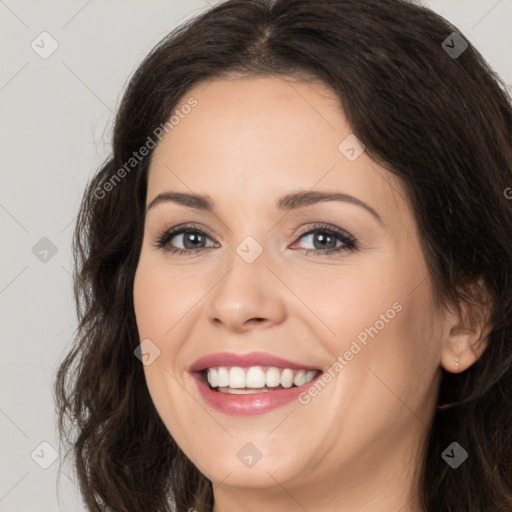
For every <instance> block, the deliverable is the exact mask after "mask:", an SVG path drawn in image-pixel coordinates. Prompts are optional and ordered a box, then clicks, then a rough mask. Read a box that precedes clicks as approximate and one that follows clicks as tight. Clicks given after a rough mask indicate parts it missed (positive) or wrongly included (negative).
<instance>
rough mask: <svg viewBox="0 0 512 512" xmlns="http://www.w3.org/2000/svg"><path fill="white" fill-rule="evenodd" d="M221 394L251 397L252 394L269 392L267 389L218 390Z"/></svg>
mask: <svg viewBox="0 0 512 512" xmlns="http://www.w3.org/2000/svg"><path fill="white" fill-rule="evenodd" d="M219 391H220V392H221V393H228V394H230V395H251V394H252V393H268V392H269V391H270V390H269V389H267V388H260V389H232V388H223V389H219Z"/></svg>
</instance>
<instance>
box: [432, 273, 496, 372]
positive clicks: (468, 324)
mask: <svg viewBox="0 0 512 512" xmlns="http://www.w3.org/2000/svg"><path fill="white" fill-rule="evenodd" d="M474 292H476V293H474V296H475V297H477V300H475V302H474V303H473V302H471V303H470V302H459V305H460V309H461V314H459V312H458V311H457V310H456V308H454V309H455V310H450V311H446V313H445V314H446V317H445V331H444V332H445V333H444V336H443V347H442V353H441V366H442V367H443V368H444V369H445V370H446V371H448V372H452V373H460V372H463V371H464V370H467V369H468V368H469V367H470V366H471V365H472V364H473V363H474V362H475V361H476V360H477V359H478V358H479V357H480V356H481V355H482V354H483V352H484V350H485V349H486V347H487V344H488V337H489V334H490V332H491V331H492V326H490V325H489V317H490V315H491V312H492V309H491V301H490V300H489V295H488V294H487V293H486V292H485V290H484V287H483V282H482V280H479V281H478V282H477V283H475V287H474Z"/></svg>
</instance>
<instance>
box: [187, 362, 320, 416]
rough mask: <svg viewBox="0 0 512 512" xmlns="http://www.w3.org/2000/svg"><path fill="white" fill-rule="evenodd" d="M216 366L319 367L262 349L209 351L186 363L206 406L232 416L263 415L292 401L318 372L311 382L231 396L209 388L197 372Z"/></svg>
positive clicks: (307, 368)
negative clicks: (209, 352)
mask: <svg viewBox="0 0 512 512" xmlns="http://www.w3.org/2000/svg"><path fill="white" fill-rule="evenodd" d="M217 366H229V367H231V366H239V367H242V368H246V367H249V366H275V367H276V368H290V369H295V370H300V369H303V370H319V368H314V367H313V366H309V365H304V364H299V363H294V362H293V361H288V360H286V359H282V358H280V357H275V356H273V355H271V354H266V353H264V352H250V353H248V354H235V353H232V352H221V353H218V354H210V355H208V356H205V357H202V358H201V359H198V360H197V361H195V362H194V363H193V364H192V365H191V366H190V368H189V370H188V372H189V373H190V374H191V376H192V378H193V379H194V381H195V383H196V385H197V387H198V389H199V392H200V393H201V396H202V397H203V399H204V401H205V402H206V403H207V404H208V405H210V406H211V407H213V408H214V409H216V410H217V411H219V412H222V413H224V414H230V415H232V416H252V415H255V414H263V413H266V412H269V411H272V410H274V409H277V408H278V407H281V406H283V405H285V404H288V403H290V402H292V401H293V400H297V398H298V396H299V394H300V393H302V392H303V391H305V390H307V389H308V388H309V387H310V386H312V385H313V384H314V383H315V381H316V380H317V379H318V378H319V377H320V376H321V375H322V373H321V371H320V372H319V374H318V375H317V376H316V377H315V378H314V379H313V380H312V381H311V382H308V383H306V384H304V385H302V386H297V387H294V388H288V389H281V390H277V391H268V392H263V393H252V394H248V395H234V394H233V395H232V394H229V393H220V392H218V391H213V390H212V389H210V387H209V386H208V385H207V384H206V383H205V382H204V379H203V375H202V373H201V372H202V371H203V370H205V369H206V368H212V367H217Z"/></svg>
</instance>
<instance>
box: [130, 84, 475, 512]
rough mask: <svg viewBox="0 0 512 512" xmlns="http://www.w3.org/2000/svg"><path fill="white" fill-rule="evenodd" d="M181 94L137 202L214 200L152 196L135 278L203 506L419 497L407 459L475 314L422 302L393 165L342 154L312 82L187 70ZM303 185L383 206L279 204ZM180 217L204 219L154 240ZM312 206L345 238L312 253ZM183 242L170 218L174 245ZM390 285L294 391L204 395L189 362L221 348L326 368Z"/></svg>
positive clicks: (274, 506) (383, 504) (159, 391)
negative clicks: (190, 234)
mask: <svg viewBox="0 0 512 512" xmlns="http://www.w3.org/2000/svg"><path fill="white" fill-rule="evenodd" d="M190 97H194V98H195V99H196V100H197V102H198V104H197V106H196V107H195V108H194V109H193V110H192V111H191V112H190V113H189V114H188V115H187V116H184V118H183V119H181V120H180V122H179V123H178V124H177V125H176V126H174V128H173V129H172V130H171V131H169V133H168V134H166V135H165V136H164V137H163V138H162V139H161V141H160V142H159V144H158V146H157V148H156V149H155V152H154V154H153V156H152V161H151V166H150V171H149V181H148V191H147V205H149V204H150V203H151V201H152V200H153V199H154V198H155V197H156V196H157V195H158V194H160V193H162V192H164V191H168V190H173V191H178V192H188V193H191V192H194V193H199V194H205V195H208V196H210V197H211V198H212V199H213V201H214V202H215V205H216V208H215V210H214V211H213V212H207V211H199V210H195V209H193V208H190V207H187V206H184V205H179V204H177V203H174V202H161V203H159V204H158V205H156V206H154V207H153V208H151V209H150V210H149V211H148V212H147V216H146V223H145V228H144V240H143V245H142V250H141V254H140V260H139V263H138V267H137V272H136V276H135V284H134V305H135V312H136V318H137V325H138V329H139V335H140V339H141V340H144V339H146V338H149V339H151V341H152V342H153V343H154V344H155V345H156V346H158V348H159V350H160V356H159V357H157V358H156V359H155V360H154V362H153V363H152V364H150V365H148V366H145V367H144V371H145V376H146V382H147V385H148V389H149V392H150V394H151V397H152V400H153V401H154V404H155V406H156V408H157V410H158V413H159V415H160V417H161V418H162V420H163V422H164V423H165V425H166V427H167V429H168V430H169V432H170V434H171V435H172V437H173V438H174V439H175V440H176V442H177V443H178V444H179V446H180V447H181V449H182V450H183V451H184V453H185V454H186V455H187V456H188V457H189V458H190V459H191V460H192V461H193V462H194V464H195V465H196V466H197V467H198V468H199V470H200V471H201V472H202V473H203V474H204V475H206V477H207V478H209V479H210V480H211V481H212V483H213V487H214V500H215V508H214V510H215V512H220V511H222V512H227V511H238V510H242V509H243V510H245V511H249V512H251V511H261V510H266V511H267V512H273V511H276V512H277V511H280V512H282V511H303V510H310V511H312V510H315V511H316V512H327V511H337V512H340V511H341V512H345V511H350V512H359V511H373V512H376V511H382V512H384V511H398V510H400V511H401V512H407V511H409V512H417V511H420V510H422V509H421V508H420V505H419V503H418V498H417V493H416V492H415V491H414V486H413V484H414V481H415V473H414V471H415V469H416V468H417V466H418V464H419V460H420V459H419V455H418V450H419V447H421V446H422V445H423V441H424V438H425V435H426V432H427V428H428V423H429V421H430V419H431V417H432V415H433V414H434V410H435V406H436V393H437V390H438V386H439V382H440V377H441V368H442V367H444V368H445V370H447V371H451V372H456V371H464V370H465V369H466V368H468V367H469V366H470V365H471V364H473V362H474V361H475V360H476V359H477V357H479V355H481V352H482V350H483V346H484V345H483V344H482V343H479V344H478V343H477V341H478V338H479V337H480V330H479V328H478V325H476V324H475V323H474V322H473V323H469V324H467V325H469V326H466V327H464V328H462V327H461V319H460V318H459V317H458V315H456V314H455V313H454V312H453V311H451V310H438V309H437V308H436V306H435V305H434V301H433V291H432V284H431V279H430V276H429V272H428V270H427V266H426V263H425V259H424V256H423V254H422V251H421V249H420V234H419V233H418V231H417V228H416V225H415V222H414V219H413V216H412V212H411V210H410V208H409V206H408V204H407V202H406V201H405V193H404V191H403V189H402V187H401V185H400V183H399V182H398V179H397V178H396V177H395V176H394V175H392V174H391V173H389V172H388V171H386V170H385V169H383V168H382V167H380V166H378V165H377V164H376V163H375V162H374V161H372V160H371V158H370V157H369V156H368V154H367V152H363V153H362V154H361V156H359V158H357V159H356V160H355V161H353V162H352V161H349V160H348V159H347V158H346V157H345V156H344V154H342V153H341V152H340V150H339V149H338V146H339V144H340V143H341V142H342V141H343V140H344V139H345V138H346V137H347V136H348V135H350V134H351V133H352V130H351V128H350V126H349V125H348V123H347V121H346V119H345V116H344V114H343V110H342V108H341V107H340V105H339V103H338V101H337V99H336V97H335V96H334V94H333V93H332V92H331V91H330V89H328V88H327V87H326V86H325V85H323V84H322V83H320V82H318V81H309V82H305V81H298V80H292V79H291V78H283V77H234V76H232V77H230V78H223V79H217V80H214V81H211V82H207V83H203V84H199V85H197V86H195V87H194V88H192V89H191V90H190V91H188V93H187V94H186V95H185V97H184V99H183V101H182V102H181V103H183V104H185V103H186V101H187V99H188V98H190ZM299 189H300V190H322V191H338V192H343V193H345V194H349V195H351V196H353V197H355V198H357V199H359V200H360V201H363V202H364V203H366V204H367V205H369V206H370V207H371V208H373V209H374V210H375V211H376V212H377V213H378V215H379V216H380V219H381V221H379V220H377V219H376V218H375V217H374V216H373V215H372V214H371V213H369V212H368V211H367V210H366V209H365V208H363V207H361V206H359V205H357V204H353V203H349V202H339V201H328V202H322V203H318V204H314V205H311V206H307V207H304V208H300V209H297V210H291V211H289V212H283V211H280V210H278V209H276V206H275V203H276V201H277V200H278V198H280V197H281V196H283V195H285V194H287V193H289V192H291V191H295V190H299ZM190 222H194V223H196V224H198V225H199V229H202V230H206V233H207V238H206V239H205V242H204V243H203V245H202V247H207V248H206V249H204V250H203V252H200V253H197V254H194V253H193V251H192V249H189V251H190V253H189V254H186V255H178V254H172V253H170V252H168V251H167V252H166V251H165V250H164V249H161V248H156V247H155V243H156V241H157V240H158V238H159V235H160V234H161V233H162V232H164V231H166V230H168V229H170V228H173V227H175V226H178V225H180V224H184V223H190ZM316 223H325V224H328V225H329V226H332V227H334V228H336V227H337V228H341V229H344V230H345V231H347V232H349V233H350V234H351V235H352V236H353V237H354V238H355V239H356V241H357V243H358V249H357V250H356V251H353V252H351V251H341V252H338V253H332V254H327V255H325V254H316V253H314V251H315V250H316V251H317V253H318V252H319V251H320V249H319V248H320V247H321V245H319V244H318V243H317V245H314V235H306V236H305V237H302V239H301V238H300V233H299V230H300V229H303V230H304V232H305V231H308V230H309V229H304V228H308V227H309V226H313V225H314V224H316ZM301 233H302V232H301ZM248 236H251V237H253V238H254V239H255V240H256V241H257V242H258V244H259V245H260V246H261V248H262V249H263V252H262V254H261V255H260V256H259V257H258V258H256V260H255V261H254V262H252V263H250V264H249V263H247V262H246V261H245V260H244V259H242V258H241V257H240V256H239V255H238V254H237V252H236V248H237V246H238V245H239V244H240V243H241V242H242V241H243V240H244V239H245V238H246V237H248ZM208 237H209V238H208ZM189 240H190V239H189ZM336 240H337V239H336ZM184 242H185V240H184V236H183V235H176V236H175V237H174V238H173V239H172V246H173V247H174V248H182V249H183V248H184V247H185V246H184V245H183V244H184ZM341 244H342V242H341V241H337V242H336V246H340V245H341ZM187 247H193V246H192V245H188V246H187ZM199 247H201V245H199ZM330 247H332V246H330ZM171 248H172V247H171ZM306 249H311V251H310V254H305V250H306ZM396 302H398V303H399V304H400V305H401V306H402V309H401V311H400V312H397V313H396V315H395V316H394V318H393V319H391V320H389V321H388V322H386V323H385V326H384V328H382V329H381V330H379V332H378V334H377V335H376V336H375V337H374V338H370V337H369V338H368V342H367V345H366V346H363V347H362V349H361V351H360V352H358V353H357V355H355V356H354V358H353V359H352V360H351V361H349V362H348V364H347V365H346V366H345V367H344V368H343V370H342V371H341V372H340V373H338V374H337V375H336V377H335V378H333V379H332V380H331V382H329V383H328V384H327V385H326V386H325V388H324V389H323V390H322V391H321V392H319V393H318V394H317V396H315V397H313V398H312V399H311V401H310V402H309V403H308V404H307V405H302V404H300V403H298V402H297V401H293V402H291V403H290V404H287V405H285V406H283V407H281V408H278V409H276V410H274V411H271V412H268V413H266V414H262V415H256V416H249V417H235V416H230V415H226V414H223V413H220V412H217V411H215V410H213V409H211V408H209V406H208V405H206V404H205V403H204V402H203V400H202V398H201V395H200V394H199V392H198V390H197V388H196V385H195V383H194V382H193V381H192V378H191V377H190V375H189V374H188V373H187V368H188V367H189V366H190V365H191V364H192V363H193V362H194V361H196V360H197V359H199V358H200V357H202V356H205V355H208V354H212V353H217V352H224V351H227V352H238V353H245V352H252V351H263V352H269V353H271V354H273V355H276V356H278V357H282V358H285V359H289V360H292V361H294V362H297V363H304V364H309V365H312V366H315V367H318V368H321V369H322V370H323V371H325V372H327V371H328V369H329V367H332V365H333V363H334V362H335V360H336V357H337V356H338V355H343V354H344V353H345V352H346V351H347V350H348V349H349V348H350V345H351V343H352V341H353V340H354V339H356V337H357V335H358V334H360V333H361V332H362V331H364V329H365V328H366V327H369V326H373V325H375V323H376V321H377V320H379V319H380V318H381V316H380V315H382V314H385V312H386V311H387V310H388V309H389V308H392V305H393V304H394V303H396ZM463 307H464V308H465V309H464V311H465V312H467V313H468V315H467V318H469V319H470V320H471V319H472V318H473V317H472V315H471V310H470V309H469V307H467V308H466V306H465V305H463ZM455 357H457V358H458V365H457V366H456V365H455ZM247 442H251V443H253V444H254V445H255V446H256V447H257V449H258V450H259V451H260V452H261V454H262V456H261V459H260V460H259V461H258V462H257V463H256V464H255V465H254V466H253V467H251V468H247V467H245V466H244V465H243V464H242V463H241V461H240V460H239V459H238V457H237V452H238V451H239V450H240V449H241V448H242V447H243V446H244V445H245V444H246V443H247ZM242 504H243V505H242Z"/></svg>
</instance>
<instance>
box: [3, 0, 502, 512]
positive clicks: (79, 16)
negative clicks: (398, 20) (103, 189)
mask: <svg viewBox="0 0 512 512" xmlns="http://www.w3.org/2000/svg"><path fill="white" fill-rule="evenodd" d="M217 3H219V2H218V1H214V0H209V2H207V1H206V0H186V1H185V0H183V1H182V0H145V1H142V0H138V1H135V0H101V1H100V0H88V1H87V0H67V1H63V0H62V1H60V2H57V1H55V0H52V1H50V0H45V1H44V2H42V1H41V0H37V1H36V0H31V1H29V0H0V108H1V113H0V150H1V160H0V165H1V168H2V173H1V188H0V227H1V235H2V251H0V314H1V326H0V328H1V356H0V511H3V512H56V511H63V512H71V511H80V510H85V508H84V507H83V505H82V504H81V500H80V496H79V493H78V491H77V488H76V485H74V483H73V477H72V472H71V470H70V468H69V467H63V468H62V469H63V470H62V472H61V473H60V476H59V472H58V467H59V463H58V459H56V457H57V450H58V446H59V444H58V440H57V432H56V428H55V411H54V403H53V397H52V390H51V387H52V384H53V380H54V376H55V371H56V368H57V366H58V363H59V361H60V360H61V359H62V357H63V355H64V353H65V351H66V350H67V348H68V347H69V344H70V343H71V339H72V334H73V331H74V329H75V327H76V316H75V310H74V301H73V295H72V277H71V274H72V257H71V245H70V244H71V236H72V232H73V228H74V222H75V217H76V213H77V208H78V205H79V202H80V198H81V194H82V193H83V190H84V186H85V184H86V182H87V181H88V180H89V179H90V177H91V176H92V174H93V173H94V172H95V171H96V170H97V169H98V167H99V165H100V164H101V163H102V162H103V160H104V158H105V157H106V156H107V155H108V152H109V148H110V134H111V128H112V122H113V119H114V113H115V111H116V108H117V106H118V105H119V102H120V100H121V96H122V92H123V90H124V87H125V86H126V84H127V81H128V79H129V78H130V76H131V74H132V73H133V72H134V71H135V69H136V67H137V66H138V64H139V63H140V62H141V61H142V59H143V58H144V56H145V55H147V53H148V52H149V51H150V49H151V48H152V47H153V46H154V44H156V43H157V42H158V41H159V40H160V39H161V38H162V37H163V36H164V35H166V34H167V33H168V32H169V31H171V30H172V29H173V28H174V27H176V26H177V25H178V24H180V23H181V22H183V21H184V20H185V19H188V18H190V17H193V16H195V15H197V14H198V13H200V12H202V11H204V10H206V9H208V8H209V7H210V6H211V5H213V4H217ZM424 3H425V4H427V5H430V6H431V7H432V8H433V9H434V10H435V11H437V12H439V13H440V14H441V15H443V16H444V17H445V18H447V19H448V20H449V21H451V22H452V23H454V24H455V25H456V26H457V27H458V28H459V29H460V31H461V32H462V33H463V34H464V35H465V37H466V38H468V39H469V40H470V41H471V42H472V43H473V44H474V45H475V46H476V47H477V48H478V49H479V50H480V52H481V53H482V54H483V55H484V57H485V58H486V59H487V60H488V61H489V62H490V64H491V65H492V66H493V68H494V69H495V70H496V71H497V72H498V73H499V74H500V75H501V76H502V77H503V78H504V79H505V81H506V82H507V83H508V84H512V58H511V55H512V31H511V30H510V26H512V0H499V1H498V0H430V1H425V2H424ZM55 48H56V49H55ZM54 49H55V50H54ZM52 50H54V51H53V53H51V51H52ZM49 53H51V55H49ZM511 185H512V183H511ZM57 481H59V493H58V495H57Z"/></svg>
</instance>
